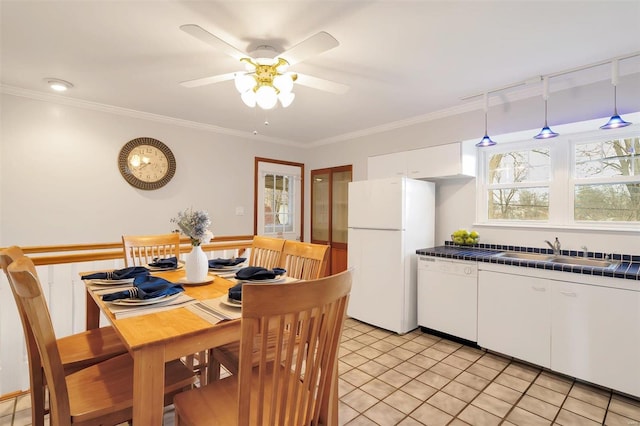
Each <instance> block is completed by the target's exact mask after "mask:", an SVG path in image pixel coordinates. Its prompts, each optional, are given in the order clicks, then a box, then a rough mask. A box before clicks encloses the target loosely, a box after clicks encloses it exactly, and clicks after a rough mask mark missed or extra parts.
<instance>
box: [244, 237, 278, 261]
mask: <svg viewBox="0 0 640 426" xmlns="http://www.w3.org/2000/svg"><path fill="white" fill-rule="evenodd" d="M284 244H285V240H284V239H282V238H272V237H263V236H261V235H256V236H255V237H253V244H251V254H250V256H249V266H261V267H263V268H267V269H273V268H275V267H276V266H278V262H280V254H281V253H282V249H283V247H284Z"/></svg>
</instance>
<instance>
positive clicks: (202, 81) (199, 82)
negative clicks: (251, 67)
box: [180, 72, 236, 88]
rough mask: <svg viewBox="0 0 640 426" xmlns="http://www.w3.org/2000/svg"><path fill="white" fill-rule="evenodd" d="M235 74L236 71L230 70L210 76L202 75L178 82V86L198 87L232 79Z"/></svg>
mask: <svg viewBox="0 0 640 426" xmlns="http://www.w3.org/2000/svg"><path fill="white" fill-rule="evenodd" d="M235 76H236V73H234V72H230V73H227V74H220V75H212V76H211V77H203V78H198V79H195V80H187V81H183V82H181V83H180V86H183V87H189V88H191V87H199V86H205V85H207V84H213V83H220V82H221V81H227V80H233V79H234V78H235Z"/></svg>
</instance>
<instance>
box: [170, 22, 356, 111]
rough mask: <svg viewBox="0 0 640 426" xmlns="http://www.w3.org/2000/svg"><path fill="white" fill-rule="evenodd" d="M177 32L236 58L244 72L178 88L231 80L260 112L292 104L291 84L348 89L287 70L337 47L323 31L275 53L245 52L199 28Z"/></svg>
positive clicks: (191, 26)
mask: <svg viewBox="0 0 640 426" xmlns="http://www.w3.org/2000/svg"><path fill="white" fill-rule="evenodd" d="M180 29H181V30H182V31H184V32H186V33H187V34H190V35H192V36H193V37H195V38H197V39H198V40H200V41H203V42H205V43H207V44H208V45H210V46H212V47H214V48H215V49H217V50H219V51H221V52H224V53H226V54H227V55H229V56H231V57H233V58H235V59H237V60H238V61H239V62H242V63H243V65H244V67H245V70H244V71H237V72H231V73H227V74H220V75H214V76H210V77H203V78H198V79H195V80H188V81H183V82H181V83H180V85H182V86H184V87H198V86H204V85H207V84H212V83H219V82H222V81H228V80H234V81H235V85H236V89H238V92H240V95H241V96H240V97H241V99H242V101H243V102H244V103H245V104H246V105H247V106H249V107H255V106H256V105H258V106H259V107H260V108H262V109H271V108H273V107H275V106H276V104H277V103H278V101H280V105H282V106H283V107H287V106H289V105H291V102H293V99H294V98H295V94H294V93H293V92H292V89H293V83H294V82H295V83H296V84H300V85H303V86H307V87H312V88H314V89H319V90H324V91H326V92H331V93H336V94H342V93H345V92H346V91H347V90H348V89H349V87H348V86H346V85H344V84H340V83H336V82H333V81H329V80H324V79H321V78H317V77H312V76H310V75H306V74H300V73H293V72H289V71H287V70H288V68H289V67H290V66H292V65H295V64H297V63H299V62H302V61H304V60H305V59H308V58H309V57H311V56H314V55H318V54H320V53H322V52H325V51H327V50H329V49H333V48H334V47H336V46H338V44H339V43H338V41H337V40H336V39H335V38H333V37H332V36H331V35H330V34H329V33H326V32H324V31H321V32H319V33H317V34H315V35H312V36H311V37H309V38H307V39H306V40H303V41H302V42H300V43H298V44H297V45H295V46H293V47H292V48H290V49H289V50H287V51H285V52H278V51H277V50H276V49H275V48H274V47H272V46H269V45H261V46H258V48H256V50H254V51H252V52H250V53H245V52H242V51H241V50H239V49H237V48H235V47H233V46H232V45H230V44H229V43H227V42H226V41H224V40H222V39H220V38H219V37H216V36H215V35H213V34H211V33H210V32H208V31H206V30H204V29H203V28H202V27H200V26H198V25H194V24H186V25H182V26H180Z"/></svg>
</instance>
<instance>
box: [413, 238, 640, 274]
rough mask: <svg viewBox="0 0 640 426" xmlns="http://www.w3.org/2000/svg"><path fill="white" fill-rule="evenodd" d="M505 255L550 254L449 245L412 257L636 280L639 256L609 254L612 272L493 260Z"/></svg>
mask: <svg viewBox="0 0 640 426" xmlns="http://www.w3.org/2000/svg"><path fill="white" fill-rule="evenodd" d="M505 251H520V252H525V253H542V254H553V251H552V250H550V249H545V248H534V247H520V246H503V245H499V244H477V245H475V246H471V247H462V246H456V245H454V244H453V243H451V242H450V241H447V242H445V245H444V246H438V247H432V248H425V249H419V250H416V254H419V255H423V256H434V257H442V258H446V259H457V260H471V261H475V262H486V263H496V264H500V265H513V266H521V267H526V268H537V269H548V270H551V271H561V272H573V273H576V274H586V275H596V276H602V277H611V278H626V279H630V280H640V256H636V255H629V254H615V253H612V254H610V256H611V258H612V259H613V260H618V261H620V264H619V265H618V266H617V267H616V268H615V269H609V268H600V267H594V266H578V265H566V264H561V263H553V262H548V261H543V260H525V259H512V258H507V257H496V255H497V254H500V253H502V252H505ZM561 255H563V256H577V257H585V256H583V255H584V253H583V252H581V251H573V250H562V251H561ZM608 255H609V254H608V253H599V252H588V253H587V256H586V257H587V258H594V259H604V258H606V256H608Z"/></svg>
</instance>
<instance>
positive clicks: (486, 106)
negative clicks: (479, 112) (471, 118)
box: [476, 93, 496, 148]
mask: <svg viewBox="0 0 640 426" xmlns="http://www.w3.org/2000/svg"><path fill="white" fill-rule="evenodd" d="M488 111H489V98H488V96H487V93H485V94H484V137H483V138H482V140H480V142H478V143H477V144H476V146H477V147H479V148H484V147H487V146H493V145H495V144H496V143H495V142H494V141H492V140H491V138H490V137H489V133H488V132H487V114H488Z"/></svg>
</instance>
